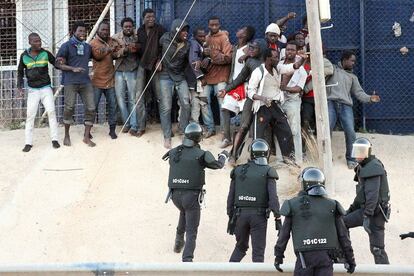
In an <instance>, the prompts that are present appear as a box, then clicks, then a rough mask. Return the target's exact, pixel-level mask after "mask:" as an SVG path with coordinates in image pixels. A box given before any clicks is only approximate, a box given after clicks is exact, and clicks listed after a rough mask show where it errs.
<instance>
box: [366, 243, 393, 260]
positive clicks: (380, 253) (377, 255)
mask: <svg viewBox="0 0 414 276" xmlns="http://www.w3.org/2000/svg"><path fill="white" fill-rule="evenodd" d="M370 249H371V253H372V255H374V261H375V264H390V261H389V260H388V255H387V252H385V250H384V249H381V248H379V247H376V246H370Z"/></svg>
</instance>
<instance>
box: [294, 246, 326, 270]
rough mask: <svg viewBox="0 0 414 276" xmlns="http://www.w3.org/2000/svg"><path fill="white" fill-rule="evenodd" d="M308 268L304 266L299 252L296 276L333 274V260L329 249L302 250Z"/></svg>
mask: <svg viewBox="0 0 414 276" xmlns="http://www.w3.org/2000/svg"><path fill="white" fill-rule="evenodd" d="M302 255H303V258H304V260H305V265H306V268H303V267H302V262H301V261H300V258H299V254H296V264H295V270H294V274H293V275H294V276H332V275H333V261H332V258H331V257H330V256H329V254H328V250H314V251H308V252H302Z"/></svg>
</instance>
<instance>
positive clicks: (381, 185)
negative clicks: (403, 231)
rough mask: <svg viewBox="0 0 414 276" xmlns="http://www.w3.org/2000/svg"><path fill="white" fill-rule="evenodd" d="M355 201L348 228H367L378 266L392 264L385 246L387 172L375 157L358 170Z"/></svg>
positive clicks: (364, 162)
mask: <svg viewBox="0 0 414 276" xmlns="http://www.w3.org/2000/svg"><path fill="white" fill-rule="evenodd" d="M355 172H356V174H355V178H354V180H355V181H357V182H358V184H357V185H356V197H355V199H354V202H353V203H352V204H351V206H350V207H349V209H348V211H347V215H346V216H345V217H344V222H345V225H346V227H348V228H353V227H357V226H363V225H364V220H365V227H364V228H368V231H367V232H371V233H369V234H368V235H369V244H370V250H371V253H372V254H373V255H374V260H375V263H376V264H389V261H388V256H387V253H386V252H385V250H384V248H385V244H384V229H385V227H384V225H385V222H386V220H388V216H389V204H388V202H389V200H390V195H389V188H388V181H387V172H386V171H385V169H384V165H383V164H382V163H381V161H380V160H378V159H377V158H375V156H374V155H371V156H370V157H368V158H366V159H365V160H364V161H362V162H361V163H360V164H359V165H358V166H357V167H356V168H355Z"/></svg>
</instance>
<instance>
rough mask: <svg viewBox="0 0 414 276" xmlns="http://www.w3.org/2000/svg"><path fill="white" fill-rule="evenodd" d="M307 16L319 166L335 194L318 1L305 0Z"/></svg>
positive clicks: (328, 186) (328, 190)
mask: <svg viewBox="0 0 414 276" xmlns="http://www.w3.org/2000/svg"><path fill="white" fill-rule="evenodd" d="M306 11H307V16H308V29H309V45H310V52H311V68H312V82H313V91H314V93H315V113H316V128H317V133H318V137H317V140H318V153H319V167H320V168H321V169H322V170H323V172H324V174H325V177H326V189H327V192H328V194H329V195H334V194H335V184H334V179H333V176H332V148H331V136H330V129H329V117H328V101H327V99H326V87H325V75H324V66H323V53H322V38H321V22H320V19H319V1H318V0H306Z"/></svg>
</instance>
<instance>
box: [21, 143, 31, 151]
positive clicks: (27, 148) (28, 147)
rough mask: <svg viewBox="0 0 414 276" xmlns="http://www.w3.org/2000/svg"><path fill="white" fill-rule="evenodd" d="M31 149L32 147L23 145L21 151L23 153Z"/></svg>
mask: <svg viewBox="0 0 414 276" xmlns="http://www.w3.org/2000/svg"><path fill="white" fill-rule="evenodd" d="M31 149H32V145H24V148H23V149H22V151H23V152H29V151H30V150H31Z"/></svg>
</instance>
